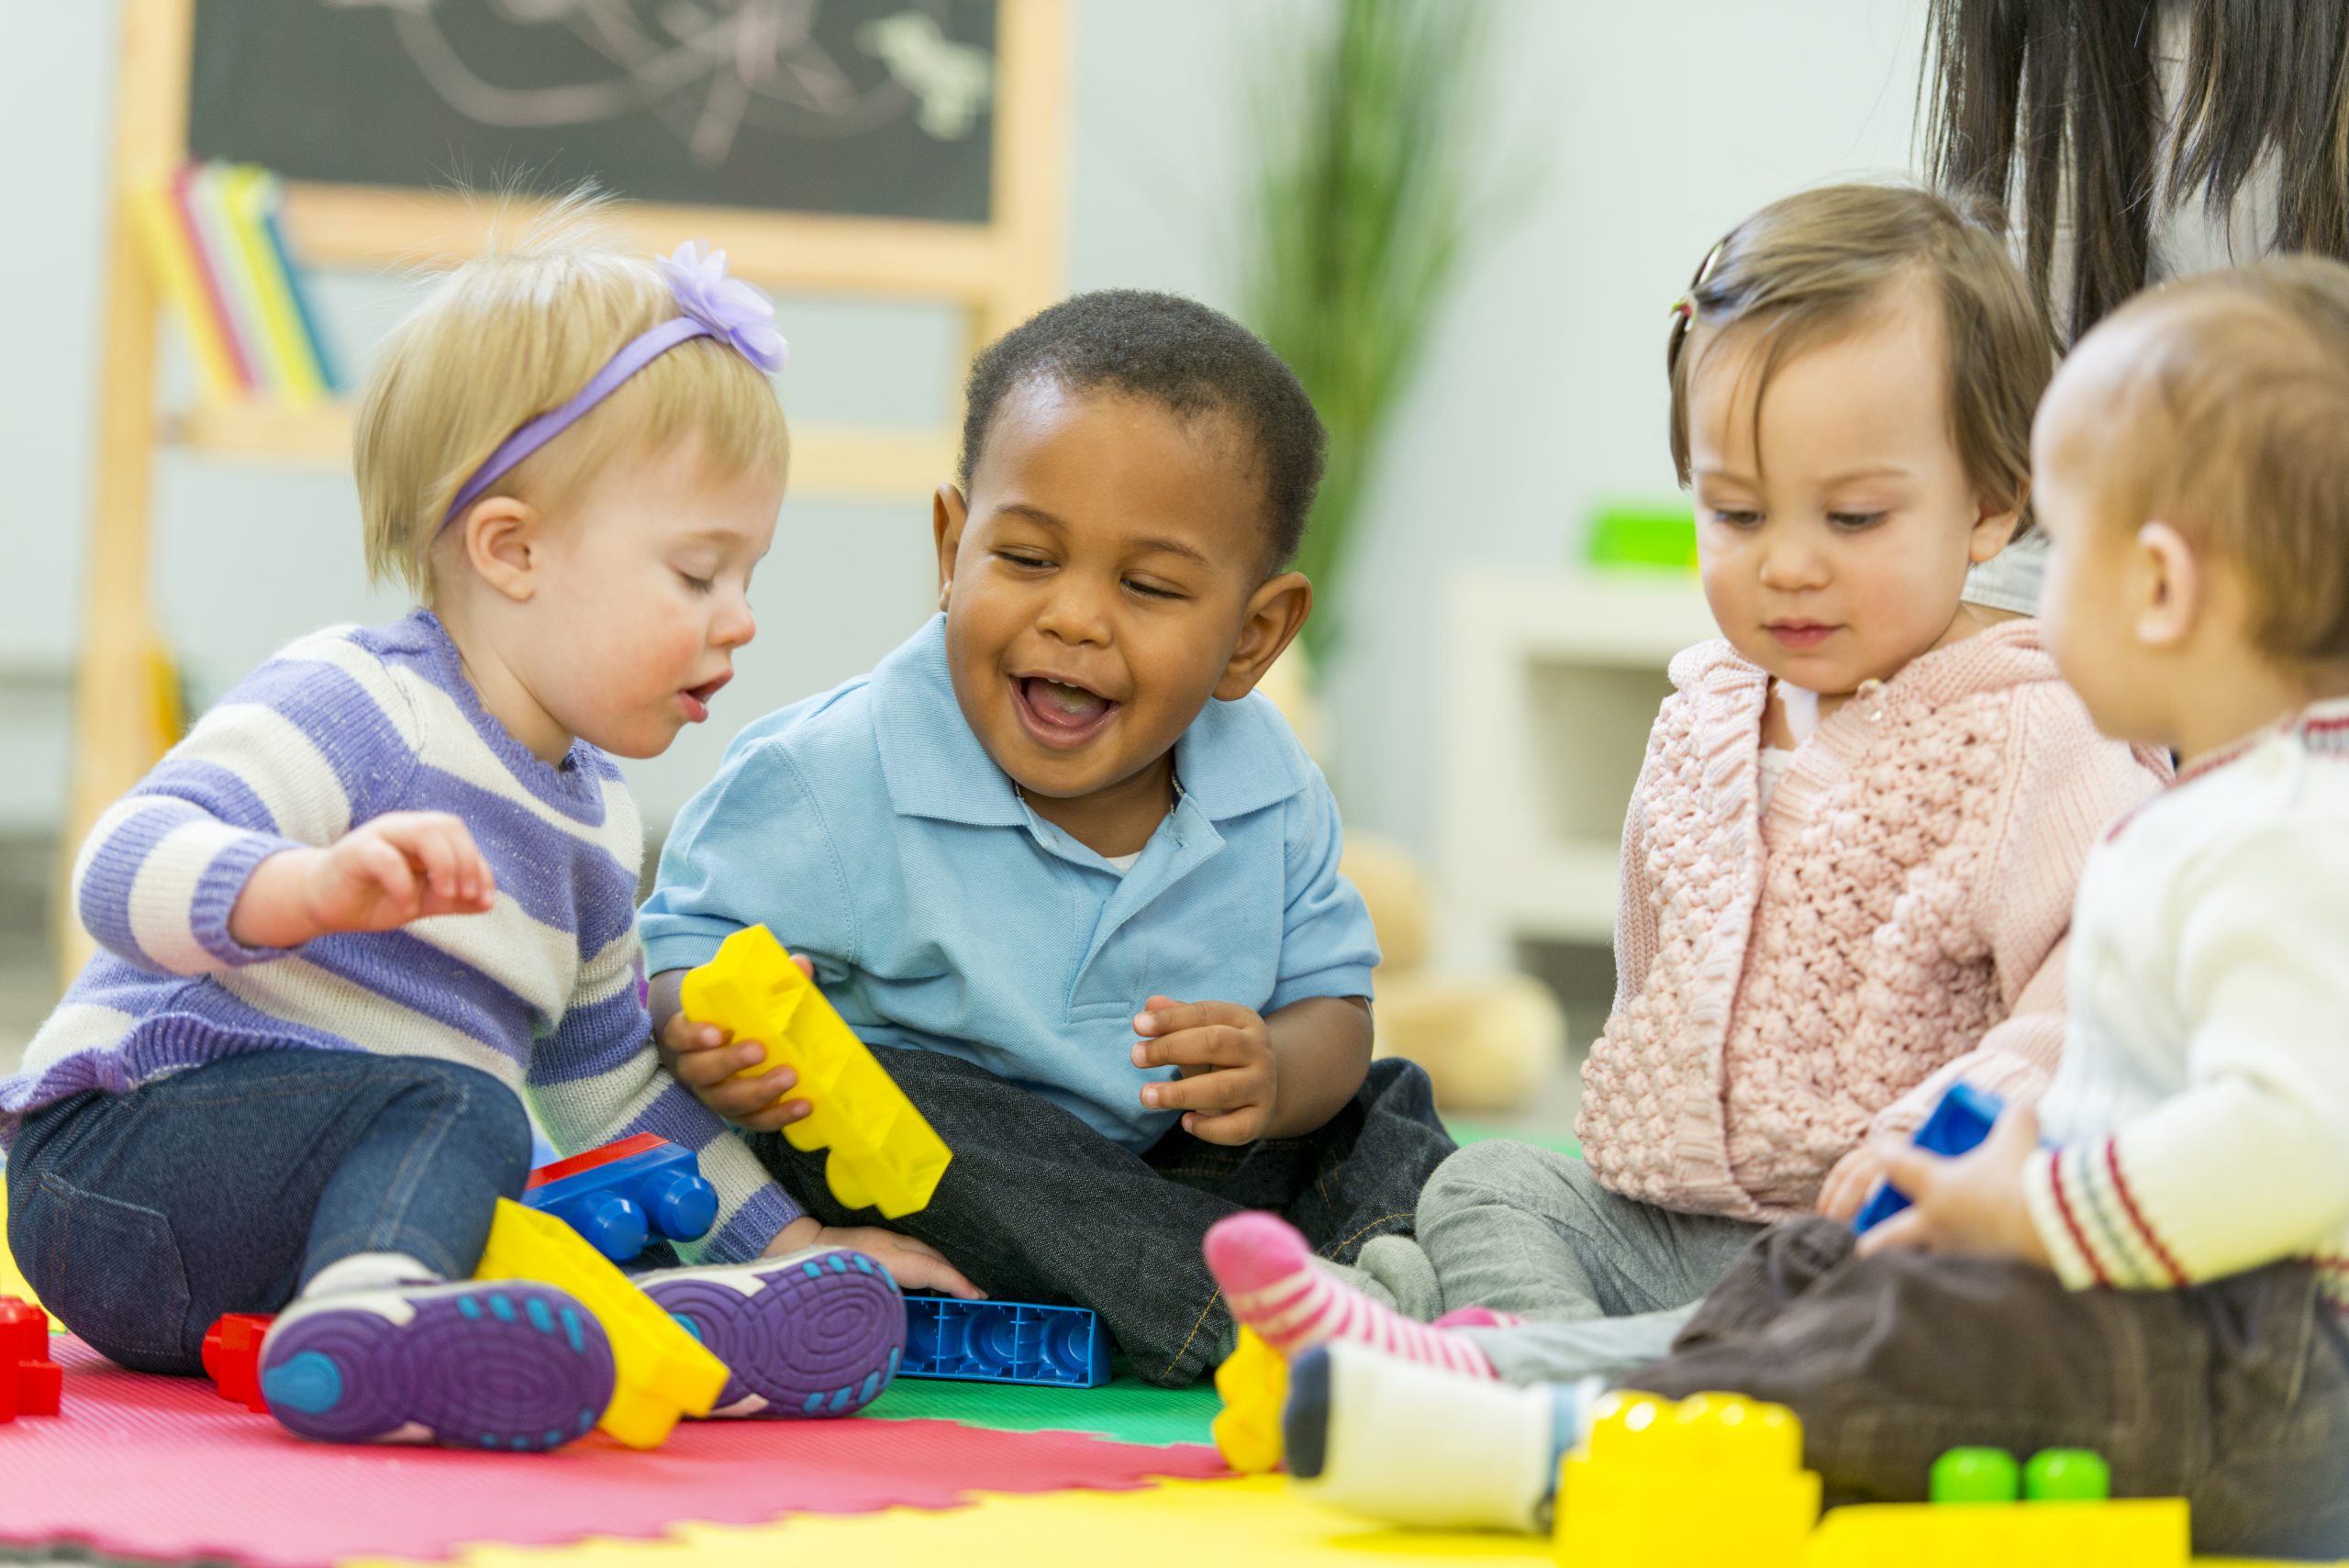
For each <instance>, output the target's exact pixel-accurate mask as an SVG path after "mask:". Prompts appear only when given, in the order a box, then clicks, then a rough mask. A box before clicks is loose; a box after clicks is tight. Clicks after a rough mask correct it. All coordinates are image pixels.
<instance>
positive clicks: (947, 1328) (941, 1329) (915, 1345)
mask: <svg viewBox="0 0 2349 1568" xmlns="http://www.w3.org/2000/svg"><path fill="white" fill-rule="evenodd" d="M1109 1349H1110V1347H1109V1336H1108V1334H1107V1333H1105V1332H1103V1331H1102V1328H1101V1322H1100V1319H1099V1318H1096V1317H1094V1316H1093V1314H1092V1312H1091V1311H1090V1310H1088V1309H1087V1308H1085V1307H1038V1306H1036V1305H1034V1304H1032V1303H1030V1302H1024V1301H956V1300H954V1299H952V1297H949V1296H907V1297H906V1357H905V1360H904V1362H902V1363H900V1364H899V1366H898V1368H897V1375H898V1376H900V1377H943V1378H953V1379H957V1380H959V1381H963V1382H968V1383H1024V1384H1028V1385H1031V1386H1034V1387H1038V1388H1098V1387H1100V1386H1101V1385H1103V1384H1105V1383H1107V1382H1108V1381H1109Z"/></svg>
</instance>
